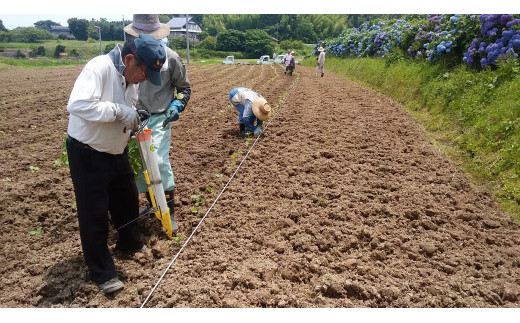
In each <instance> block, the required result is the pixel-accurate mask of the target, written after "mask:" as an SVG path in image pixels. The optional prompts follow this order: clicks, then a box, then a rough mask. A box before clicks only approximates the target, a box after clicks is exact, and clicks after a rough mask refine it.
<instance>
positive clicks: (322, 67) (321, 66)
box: [316, 46, 325, 77]
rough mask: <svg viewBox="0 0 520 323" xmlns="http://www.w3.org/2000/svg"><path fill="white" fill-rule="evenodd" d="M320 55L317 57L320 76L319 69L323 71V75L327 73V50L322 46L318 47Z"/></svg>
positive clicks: (317, 68)
mask: <svg viewBox="0 0 520 323" xmlns="http://www.w3.org/2000/svg"><path fill="white" fill-rule="evenodd" d="M318 52H319V55H318V57H316V77H318V70H319V71H321V77H323V74H325V50H324V49H323V47H321V46H320V48H318Z"/></svg>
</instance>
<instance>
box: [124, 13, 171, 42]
mask: <svg viewBox="0 0 520 323" xmlns="http://www.w3.org/2000/svg"><path fill="white" fill-rule="evenodd" d="M123 29H124V31H125V32H126V33H127V34H129V35H132V36H134V37H139V34H147V35H152V36H154V37H155V38H157V39H162V38H164V37H167V36H168V35H170V26H168V25H167V24H161V23H160V22H159V15H149V14H140V15H134V18H133V21H132V23H131V24H130V25H128V26H126V27H125V28H123Z"/></svg>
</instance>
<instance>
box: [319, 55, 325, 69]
mask: <svg viewBox="0 0 520 323" xmlns="http://www.w3.org/2000/svg"><path fill="white" fill-rule="evenodd" d="M324 64H325V51H321V52H320V55H319V56H318V65H319V66H320V67H323V65H324Z"/></svg>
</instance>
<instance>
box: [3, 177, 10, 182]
mask: <svg viewBox="0 0 520 323" xmlns="http://www.w3.org/2000/svg"><path fill="white" fill-rule="evenodd" d="M11 181H12V180H11V177H5V178H2V182H11Z"/></svg>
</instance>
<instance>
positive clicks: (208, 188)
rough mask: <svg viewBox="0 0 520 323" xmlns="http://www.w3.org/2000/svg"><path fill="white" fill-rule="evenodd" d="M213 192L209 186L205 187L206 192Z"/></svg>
mask: <svg viewBox="0 0 520 323" xmlns="http://www.w3.org/2000/svg"><path fill="white" fill-rule="evenodd" d="M213 190H214V188H213V187H211V186H209V185H208V186H206V191H208V193H212V192H213Z"/></svg>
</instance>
